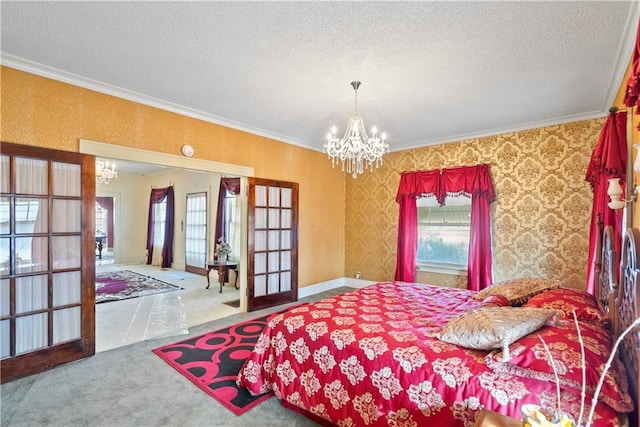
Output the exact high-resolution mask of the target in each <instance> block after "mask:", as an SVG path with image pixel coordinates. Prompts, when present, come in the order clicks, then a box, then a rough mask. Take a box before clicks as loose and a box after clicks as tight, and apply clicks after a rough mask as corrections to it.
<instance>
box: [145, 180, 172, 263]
mask: <svg viewBox="0 0 640 427" xmlns="http://www.w3.org/2000/svg"><path fill="white" fill-rule="evenodd" d="M165 198H166V202H167V216H166V218H165V224H164V225H165V228H164V244H163V246H162V265H161V268H170V267H171V263H172V262H173V229H174V222H175V213H174V212H175V202H174V193H173V186H170V187H166V188H154V189H152V190H151V197H150V200H149V222H148V223H147V264H151V261H152V259H153V235H154V226H153V224H154V218H155V205H156V204H157V203H160V202H162V201H163V200H164V199H165Z"/></svg>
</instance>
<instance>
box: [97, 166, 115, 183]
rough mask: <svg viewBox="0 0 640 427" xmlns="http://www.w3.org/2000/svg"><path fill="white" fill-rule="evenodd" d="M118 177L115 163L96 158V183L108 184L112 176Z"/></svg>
mask: <svg viewBox="0 0 640 427" xmlns="http://www.w3.org/2000/svg"><path fill="white" fill-rule="evenodd" d="M117 177H118V172H116V165H115V163H109V162H108V161H102V160H96V183H97V184H108V183H109V181H111V180H112V179H113V178H117Z"/></svg>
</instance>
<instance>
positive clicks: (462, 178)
mask: <svg viewBox="0 0 640 427" xmlns="http://www.w3.org/2000/svg"><path fill="white" fill-rule="evenodd" d="M429 196H435V197H436V200H438V203H439V204H440V205H443V204H444V200H445V198H446V197H447V196H467V197H478V196H480V197H485V198H486V199H487V201H488V202H489V203H491V202H493V201H494V200H495V198H496V194H495V191H494V189H493V183H492V181H491V175H490V174H489V165H487V164H481V165H476V166H460V167H456V168H448V169H442V171H440V170H437V169H436V170H430V171H415V172H403V173H402V174H401V176H400V186H399V187H398V193H397V194H396V202H398V203H400V201H401V200H402V199H403V198H404V197H413V198H418V197H429Z"/></svg>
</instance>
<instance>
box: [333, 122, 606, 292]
mask: <svg viewBox="0 0 640 427" xmlns="http://www.w3.org/2000/svg"><path fill="white" fill-rule="evenodd" d="M603 124H604V118H602V119H593V120H587V121H581V122H574V123H568V124H563V125H556V126H550V127H545V128H539V129H530V130H526V131H521V132H513V133H507V134H502V135H497V136H490V137H484V138H476V139H469V140H465V141H460V142H456V143H449V144H443V145H438V146H430V147H422V148H416V149H413V150H405V151H399V152H393V153H390V154H388V155H386V156H385V158H384V165H383V166H382V167H381V168H379V169H377V170H375V169H374V172H373V173H368V172H367V173H365V174H363V175H361V176H360V177H358V178H357V179H352V178H349V177H347V183H346V188H347V192H346V224H347V227H346V249H345V250H346V264H345V275H346V276H348V277H353V276H354V275H355V274H356V272H357V271H359V272H360V273H361V275H362V278H363V279H367V280H376V281H381V280H391V279H393V276H394V273H395V266H396V259H395V253H396V242H397V225H398V204H397V203H396V202H395V195H396V191H397V189H398V183H399V178H400V173H401V172H403V171H409V170H429V169H436V168H437V169H439V168H445V167H454V166H461V165H474V164H479V163H487V164H489V165H490V171H491V175H492V178H493V184H494V187H495V189H496V201H495V202H494V203H493V204H492V208H491V214H492V224H493V270H494V273H493V276H494V277H493V278H494V282H498V281H501V280H505V279H510V278H514V277H547V278H559V279H563V280H565V282H566V283H567V285H568V286H572V287H575V288H584V286H585V281H586V274H587V273H586V272H587V257H588V246H589V231H588V230H589V221H590V217H591V203H592V192H591V187H590V186H589V184H588V183H586V182H585V180H584V177H585V172H586V169H587V165H588V164H589V159H590V157H591V153H592V151H593V148H594V147H595V145H596V143H597V141H598V136H599V134H600V131H601V130H602V125H603ZM391 144H393V142H391ZM424 277H426V278H427V279H428V281H429V282H430V283H434V284H443V285H449V286H462V287H466V279H465V278H463V279H461V278H459V277H456V276H447V275H437V274H436V275H434V274H430V275H428V276H423V278H424Z"/></svg>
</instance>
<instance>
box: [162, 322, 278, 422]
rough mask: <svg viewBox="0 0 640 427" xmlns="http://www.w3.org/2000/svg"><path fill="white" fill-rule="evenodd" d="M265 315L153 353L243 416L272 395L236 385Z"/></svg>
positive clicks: (263, 323) (262, 327)
mask: <svg viewBox="0 0 640 427" xmlns="http://www.w3.org/2000/svg"><path fill="white" fill-rule="evenodd" d="M276 314H277V313H272V314H268V315H265V316H262V317H258V318H257V319H253V320H247V321H245V322H241V323H238V324H235V325H232V326H229V327H226V328H223V329H219V330H217V331H214V332H207V333H206V334H204V335H200V336H197V337H193V338H189V339H186V340H183V341H179V342H177V343H175V344H169V345H165V346H163V347H158V348H155V349H153V350H152V351H153V352H154V353H155V354H157V355H158V356H159V357H160V358H162V359H163V360H164V361H165V362H167V363H168V364H169V365H171V366H172V367H173V368H175V369H176V370H177V371H178V372H180V373H181V374H182V375H184V376H185V377H187V378H188V379H189V380H191V382H193V383H194V384H195V385H196V386H198V387H199V388H200V389H202V390H203V391H204V392H205V393H207V394H208V395H209V396H211V397H213V398H214V399H216V400H217V401H218V402H220V403H221V404H222V405H224V406H225V407H226V408H227V409H229V410H230V411H231V412H233V413H234V414H236V415H242V414H244V413H245V412H247V411H248V410H249V409H251V408H253V407H254V406H257V405H258V404H259V403H260V402H263V401H265V400H267V399H269V398H270V397H271V396H272V393H267V394H264V395H262V396H257V397H256V396H252V395H251V394H249V392H248V391H247V390H246V389H244V388H240V387H238V386H237V385H236V378H237V377H238V372H240V369H241V368H242V366H243V365H244V362H245V360H247V358H248V357H249V354H250V353H251V351H252V350H253V347H254V346H255V344H256V342H257V341H258V337H259V336H260V333H262V331H263V330H264V328H265V327H266V326H267V322H268V319H269V317H271V316H274V315H276Z"/></svg>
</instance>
